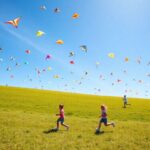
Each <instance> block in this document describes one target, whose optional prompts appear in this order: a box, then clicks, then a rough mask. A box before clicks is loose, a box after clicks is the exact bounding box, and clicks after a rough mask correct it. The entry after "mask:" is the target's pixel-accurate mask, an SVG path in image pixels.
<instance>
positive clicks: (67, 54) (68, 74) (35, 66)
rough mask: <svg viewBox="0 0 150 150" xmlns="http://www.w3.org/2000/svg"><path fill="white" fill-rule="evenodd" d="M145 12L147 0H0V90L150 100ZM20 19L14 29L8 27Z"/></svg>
mask: <svg viewBox="0 0 150 150" xmlns="http://www.w3.org/2000/svg"><path fill="white" fill-rule="evenodd" d="M56 8H57V9H56ZM149 8H150V1H148V0H132V1H131V0H122V1H120V0H105V1H104V0H24V1H22V0H1V1H0V85H8V86H19V87H29V88H42V89H50V90H59V91H67V92H68V91H69V92H77V93H88V94H98V95H112V96H122V95H124V94H126V95H127V96H130V97H145V98H150V90H149V89H150V44H149V43H150V19H149V18H150V9H149ZM75 13H77V16H76V17H74V18H73V17H72V16H73V15H74V14H75ZM18 17H19V23H18V27H17V28H16V27H14V26H13V25H12V24H8V21H11V20H14V19H16V18H18ZM9 23H10V22H9ZM11 23H13V24H14V21H12V22H11ZM38 31H42V32H44V34H43V35H41V36H37V32H38ZM57 40H62V42H63V43H62V44H58V43H56V41H57Z"/></svg>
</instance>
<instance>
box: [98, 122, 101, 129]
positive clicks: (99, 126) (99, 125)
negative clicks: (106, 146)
mask: <svg viewBox="0 0 150 150" xmlns="http://www.w3.org/2000/svg"><path fill="white" fill-rule="evenodd" d="M101 125H102V123H101V122H99V124H98V127H97V129H98V130H100V128H101Z"/></svg>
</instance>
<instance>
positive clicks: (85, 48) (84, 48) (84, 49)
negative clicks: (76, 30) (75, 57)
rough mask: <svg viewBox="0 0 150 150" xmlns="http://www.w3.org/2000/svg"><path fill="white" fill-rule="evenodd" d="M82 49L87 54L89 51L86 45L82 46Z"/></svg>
mask: <svg viewBox="0 0 150 150" xmlns="http://www.w3.org/2000/svg"><path fill="white" fill-rule="evenodd" d="M80 49H81V50H82V51H84V52H87V50H88V49H87V46H86V45H81V46H80Z"/></svg>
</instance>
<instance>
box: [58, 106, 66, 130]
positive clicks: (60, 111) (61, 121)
mask: <svg viewBox="0 0 150 150" xmlns="http://www.w3.org/2000/svg"><path fill="white" fill-rule="evenodd" d="M56 116H59V118H58V119H57V130H59V123H61V125H62V126H64V127H66V129H67V130H68V129H69V126H68V125H65V124H64V119H65V115H64V105H59V114H56Z"/></svg>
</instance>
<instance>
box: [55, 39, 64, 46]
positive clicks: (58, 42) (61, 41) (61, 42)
mask: <svg viewBox="0 0 150 150" xmlns="http://www.w3.org/2000/svg"><path fill="white" fill-rule="evenodd" d="M56 43H57V44H59V45H62V44H64V41H63V40H57V41H56Z"/></svg>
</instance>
